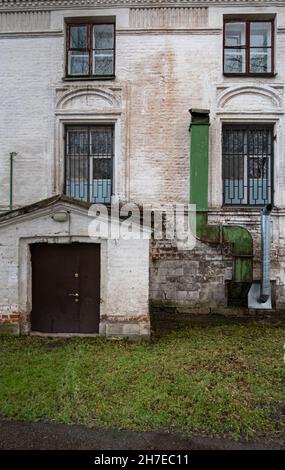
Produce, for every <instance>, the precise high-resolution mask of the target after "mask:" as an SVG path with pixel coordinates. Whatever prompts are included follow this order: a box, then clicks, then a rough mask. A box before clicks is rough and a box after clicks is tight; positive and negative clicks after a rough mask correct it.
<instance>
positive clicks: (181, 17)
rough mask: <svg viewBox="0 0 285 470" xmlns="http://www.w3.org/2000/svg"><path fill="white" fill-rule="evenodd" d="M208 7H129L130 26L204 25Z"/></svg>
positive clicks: (185, 26) (170, 26) (143, 27)
mask: <svg viewBox="0 0 285 470" xmlns="http://www.w3.org/2000/svg"><path fill="white" fill-rule="evenodd" d="M207 23H208V8H195V7H194V8H193V7H190V8H189V7H178V8H177V7H173V8H156V9H153V8H131V9H130V27H131V28H142V29H149V28H175V29H176V28H181V27H182V28H183V27H184V28H187V27H189V26H191V27H193V26H194V27H201V26H206V25H207Z"/></svg>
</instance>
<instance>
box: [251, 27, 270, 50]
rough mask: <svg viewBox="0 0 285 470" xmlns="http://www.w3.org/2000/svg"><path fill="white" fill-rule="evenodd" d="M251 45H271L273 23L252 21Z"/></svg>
mask: <svg viewBox="0 0 285 470" xmlns="http://www.w3.org/2000/svg"><path fill="white" fill-rule="evenodd" d="M250 46H251V47H270V46H271V23H259V22H257V23H251V24H250Z"/></svg>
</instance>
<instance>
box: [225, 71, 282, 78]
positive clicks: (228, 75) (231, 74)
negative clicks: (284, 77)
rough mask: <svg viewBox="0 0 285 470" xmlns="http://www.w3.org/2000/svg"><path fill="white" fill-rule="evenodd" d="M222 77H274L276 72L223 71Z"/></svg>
mask: <svg viewBox="0 0 285 470" xmlns="http://www.w3.org/2000/svg"><path fill="white" fill-rule="evenodd" d="M223 75H224V77H250V78H253V77H254V78H274V77H276V76H277V75H278V74H277V73H226V72H223Z"/></svg>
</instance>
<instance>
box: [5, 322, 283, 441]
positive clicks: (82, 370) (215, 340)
mask: <svg viewBox="0 0 285 470" xmlns="http://www.w3.org/2000/svg"><path fill="white" fill-rule="evenodd" d="M284 342H285V323H284V322H283V323H282V322H280V323H275V324H266V323H251V324H239V323H237V324H235V323H225V322H218V323H216V324H211V325H207V324H192V325H190V326H189V325H188V326H186V327H184V328H183V329H178V330H176V331H173V332H170V333H167V334H164V335H161V336H160V337H159V336H157V337H155V338H154V339H153V340H152V341H151V342H150V343H143V342H138V343H131V342H127V341H110V340H106V339H104V338H94V339H93V338H84V339H83V338H77V339H66V340H63V339H47V338H33V337H21V338H8V337H2V338H1V339H0V416H2V417H11V418H14V419H18V420H26V421H36V420H44V421H57V422H64V423H77V424H78V423H80V424H84V425H87V426H96V427H98V426H101V427H113V428H119V429H132V430H139V431H146V430H148V431H150V430H158V429H160V430H161V429H164V430H165V429H170V430H173V431H182V432H184V433H186V434H191V433H192V434H193V433H195V434H197V433H199V434H207V435H212V436H213V435H216V436H226V437H230V438H234V439H239V438H248V439H249V438H262V437H264V436H266V437H267V439H275V440H280V441H285V394H284V377H285V366H284V361H283V354H284V350H283V345H284Z"/></svg>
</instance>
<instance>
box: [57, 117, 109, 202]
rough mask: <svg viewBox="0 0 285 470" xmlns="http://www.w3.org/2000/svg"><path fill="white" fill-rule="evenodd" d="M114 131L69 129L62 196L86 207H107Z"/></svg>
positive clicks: (67, 130)
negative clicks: (89, 204)
mask: <svg viewBox="0 0 285 470" xmlns="http://www.w3.org/2000/svg"><path fill="white" fill-rule="evenodd" d="M113 158H114V129H113V127H112V126H88V127H86V126H84V127H83V126H76V127H75V126H72V127H71V126H70V127H67V128H66V141H65V194H66V195H67V196H69V197H73V198H76V199H80V200H82V201H86V202H90V203H102V204H109V203H111V196H112V185H113Z"/></svg>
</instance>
